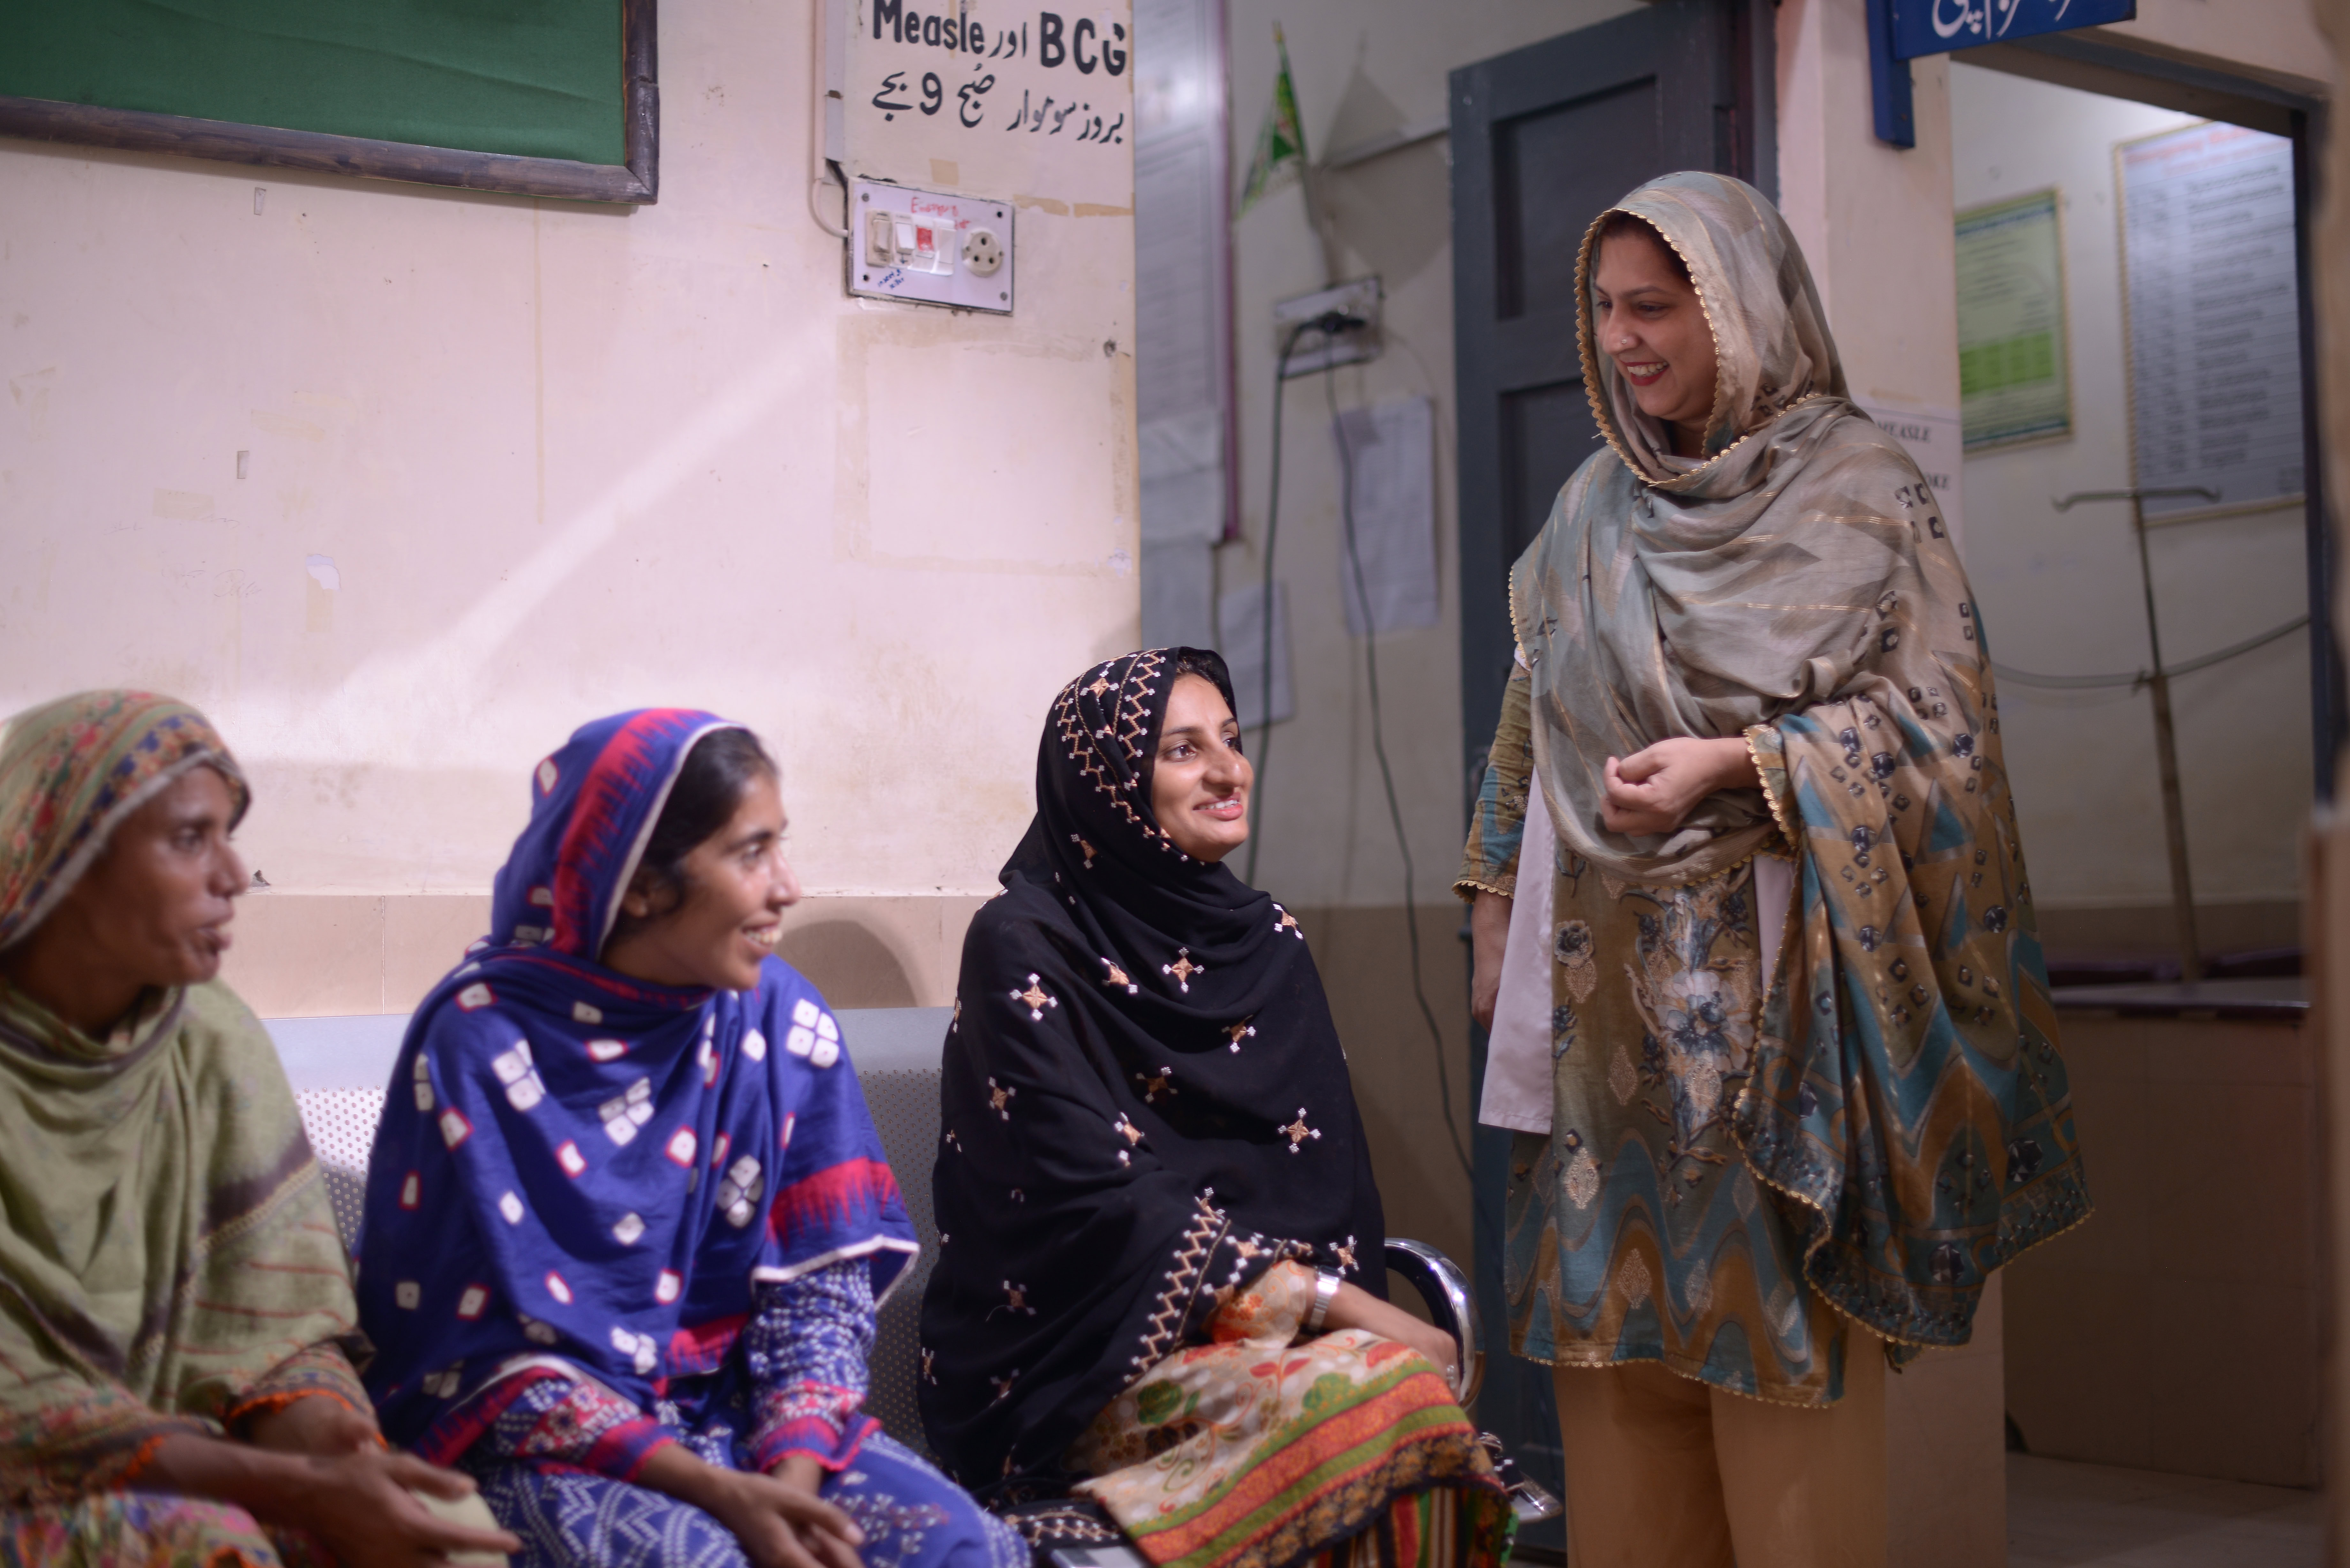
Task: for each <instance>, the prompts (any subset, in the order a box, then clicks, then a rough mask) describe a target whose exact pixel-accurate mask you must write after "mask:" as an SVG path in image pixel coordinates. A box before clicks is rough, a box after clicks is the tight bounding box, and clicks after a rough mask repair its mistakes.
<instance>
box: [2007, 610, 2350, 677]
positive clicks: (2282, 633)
mask: <svg viewBox="0 0 2350 1568" xmlns="http://www.w3.org/2000/svg"><path fill="white" fill-rule="evenodd" d="M2308 624H2309V618H2308V617H2307V616H2305V615H2300V616H2295V617H2293V619H2291V620H2289V621H2287V622H2285V623H2284V624H2283V625H2282V626H2273V627H2271V628H2269V629H2268V630H2266V631H2264V632H2262V633H2261V634H2260V635H2259V636H2258V637H2248V638H2246V639H2244V640H2243V641H2241V642H2233V643H2230V644H2229V645H2228V646H2227V647H2225V648H2222V649H2219V650H2217V651H2216V652H2212V653H2207V654H2204V655H2203V656H2202V657H2200V658H2199V659H2189V660H2188V661H2187V662H2186V663H2184V664H2173V665H2171V666H2169V667H2168V668H2167V669H2165V670H2163V674H2164V675H2166V676H2168V677H2169V678H2170V679H2171V680H2177V679H2178V677H2180V676H2182V675H2192V674H2194V673H2195V672H2196V671H2197V670H2209V669H2210V668H2211V667H2212V666H2213V665H2215V664H2225V663H2226V662H2227V661H2228V660H2229V659H2235V658H2239V657H2241V655H2244V654H2247V653H2250V652H2251V651H2252V649H2256V648H2266V647H2267V646H2268V645H2269V644H2270V643H2272V642H2274V641H2276V640H2277V639H2279V638H2282V637H2291V636H2292V635H2293V633H2294V632H2296V631H2299V630H2300V629H2301V628H2303V627H2305V626H2307V625H2308ZM1991 669H1992V670H1994V671H1996V672H1997V673H1998V675H1999V678H2000V679H2001V680H2012V681H2014V682H2015V683H2016V684H2017V685H2018V686H2035V687H2038V688H2040V689H2041V690H2042V691H2109V690H2113V689H2115V688H2117V687H2123V686H2127V687H2130V688H2131V689H2133V690H2135V689H2136V688H2137V687H2140V686H2143V685H2145V684H2146V683H2147V682H2148V681H2150V680H2153V679H2154V672H2153V671H2152V670H2137V671H2135V672H2133V673H2131V674H2128V675H2039V674H2035V673H2033V671H2031V670H2011V669H2009V668H2008V667H2007V666H2006V665H2004V664H2002V663H2000V662H1999V661H1998V660H1996V659H1993V660H1992V661H1991Z"/></svg>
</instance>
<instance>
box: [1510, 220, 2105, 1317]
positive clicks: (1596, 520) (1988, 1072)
mask: <svg viewBox="0 0 2350 1568" xmlns="http://www.w3.org/2000/svg"><path fill="white" fill-rule="evenodd" d="M1619 208H1620V210H1622V211H1625V212H1628V213H1633V214H1635V215H1636V216H1638V217H1639V218H1642V219H1644V220H1645V221H1647V222H1648V223H1650V224H1651V225H1653V226H1654V227H1655V228H1656V229H1657V230H1658V232H1659V234H1662V235H1663V236H1664V238H1665V239H1666V241H1667V243H1669V244H1670V245H1672V247H1673V248H1674V250H1675V251H1676V252H1678V253H1679V255H1680V257H1681V259H1682V261H1683V262H1684V263H1685V264H1686V265H1687V266H1688V267H1689V270H1690V280H1691V282H1692V283H1693V284H1694V285H1695V286H1696V288H1697V291H1698V294H1699V296H1700V300H1701V302H1702V303H1703V305H1704V306H1705V309H1706V312H1707V317H1708V319H1709V321H1710V322H1711V326H1712V328H1713V334H1714V340H1715V347H1716V351H1717V358H1718V361H1719V365H1720V371H1719V376H1718V379H1717V382H1716V386H1717V393H1716V398H1715V403H1714V408H1713V411H1712V414H1711V418H1710V420H1709V421H1708V424H1709V429H1710V430H1711V431H1712V432H1713V433H1712V435H1711V438H1710V439H1709V441H1708V442H1707V451H1708V452H1709V454H1710V455H1708V456H1707V458H1706V459H1705V460H1704V461H1703V462H1700V463H1699V464H1698V465H1697V466H1696V467H1695V468H1694V469H1693V470H1689V469H1684V468H1681V467H1677V466H1675V465H1674V464H1672V463H1671V462H1668V461H1667V460H1666V454H1667V453H1668V452H1669V445H1668V444H1667V440H1666V432H1665V431H1664V430H1663V428H1662V426H1661V425H1659V423H1658V421H1655V420H1653V419H1650V418H1649V417H1648V416H1647V415H1645V414H1643V413H1641V412H1640V411H1639V410H1638V405H1637V403H1636V402H1635V401H1634V399H1633V397H1632V394H1631V390H1630V389H1629V387H1628V386H1627V385H1626V384H1625V382H1624V380H1623V379H1622V376H1621V374H1620V372H1619V371H1618V370H1617V368H1616V366H1615V364H1614V362H1613V361H1612V360H1610V359H1608V358H1607V357H1606V356H1604V355H1602V354H1599V353H1597V352H1596V350H1595V348H1594V346H1593V327H1592V320H1591V296H1590V288H1589V276H1590V269H1591V265H1592V262H1593V250H1594V246H1595V243H1596V234H1597V232H1598V225H1597V224H1594V225H1593V229H1592V232H1591V234H1589V235H1586V239H1585V242H1584V249H1583V256H1582V262H1581V268H1580V272H1579V281H1580V287H1579V290H1578V292H1579V295H1580V299H1581V305H1580V310H1581V339H1582V350H1583V364H1584V371H1585V378H1586V379H1585V385H1586V389H1588V391H1589V394H1590V398H1591V403H1592V409H1593V411H1594V413H1595V415H1596V417H1597V419H1598V421H1599V426H1600V429H1601V431H1603V432H1604V433H1605V434H1606V436H1607V442H1608V450H1607V451H1605V452H1600V453H1598V454H1596V456H1594V457H1593V458H1592V459H1591V460H1589V461H1588V462H1586V463H1585V464H1584V466H1583V467H1582V468H1581V469H1580V470H1579V471H1577V472H1576V473H1575V477H1574V478H1573V479H1572V480H1570V481H1569V482H1568V484H1567V486H1566V488H1565V491H1564V492H1562V493H1561V494H1560V497H1559V501H1558V504H1557V507H1556V509H1555V512H1554V513H1553V514H1552V518H1551V522H1550V524H1549V525H1548V526H1547V527H1545V528H1544V531H1543V533H1542V535H1541V536H1540V537H1539V538H1538V539H1537V540H1536V541H1535V543H1534V545H1533V547H1532V548H1530V549H1529V550H1527V552H1526V554H1525V555H1524V556H1523V557H1521V558H1520V559H1519V561H1518V563H1517V565H1516V566H1515V567H1514V568H1513V571H1512V574H1511V585H1510V586H1511V607H1512V614H1513V619H1514V621H1515V624H1516V632H1517V637H1518V641H1519V646H1520V648H1521V649H1523V652H1524V654H1525V658H1526V661H1527V663H1528V666H1529V667H1530V670H1531V671H1532V685H1533V691H1532V697H1533V704H1532V708H1533V713H1532V717H1533V730H1534V763H1535V774H1536V777H1537V779H1538V780H1539V782H1540V784H1541V787H1542V789H1543V791H1544V804H1545V805H1546V806H1547V807H1548V809H1549V812H1550V815H1551V819H1552V821H1553V823H1554V824H1555V826H1556V828H1557V831H1558V834H1559V837H1560V840H1561V848H1562V852H1563V853H1571V854H1574V855H1578V856H1580V857H1583V858H1584V859H1585V860H1586V861H1588V862H1589V863H1591V864H1592V865H1594V866H1595V867H1597V868H1598V869H1599V870H1600V871H1601V872H1602V873H1604V874H1606V875H1607V876H1610V877H1617V878H1618V879H1621V880H1625V881H1634V882H1646V883H1651V884H1677V883H1685V882H1692V881H1697V880H1700V879H1701V878H1704V877H1712V876H1716V875H1719V874H1721V873H1722V872H1724V871H1728V870H1731V869H1733V868H1735V867H1738V866H1739V865H1741V864H1742V863H1743V862H1745V861H1746V860H1748V859H1750V858H1751V857H1752V856H1754V855H1755V854H1756V853H1758V852H1760V851H1763V850H1766V849H1773V850H1784V849H1788V848H1792V849H1793V850H1794V852H1795V853H1796V855H1797V856H1798V857H1799V859H1800V861H1801V864H1802V876H1801V879H1800V888H1799V892H1798V895H1797V900H1796V907H1795V909H1794V910H1792V911H1791V915H1790V922H1789V932H1788V940H1786V942H1785V943H1784V945H1783V951H1782V956H1781V959H1780V961H1779V972H1778V973H1777V974H1776V975H1775V976H1773V977H1772V981H1771V987H1770V992H1769V996H1768V1000H1767V1001H1766V1002H1765V1003H1764V1007H1763V1020H1762V1028H1761V1032H1760V1039H1759V1042H1758V1045H1757V1049H1756V1054H1755V1060H1754V1065H1753V1070H1752V1075H1750V1077H1749V1078H1748V1080H1747V1082H1746V1084H1745V1085H1744V1086H1743V1088H1742V1090H1741V1092H1740V1098H1739V1102H1738V1106H1737V1109H1736V1112H1735V1115H1734V1116H1733V1120H1732V1127H1733V1130H1734V1132H1735V1134H1736V1136H1737V1137H1738V1140H1739V1142H1740V1144H1741V1145H1742V1148H1743V1150H1744V1153H1745V1158H1746V1161H1747V1164H1748V1165H1749V1167H1750V1168H1752V1171H1753V1173H1754V1174H1755V1175H1756V1176H1757V1177H1758V1178H1760V1179H1762V1180H1763V1181H1765V1182H1766V1183H1768V1184H1769V1185H1770V1186H1771V1187H1773V1188H1774V1189H1777V1190H1779V1191H1780V1192H1781V1193H1783V1194H1785V1195H1786V1196H1787V1197H1789V1198H1791V1199H1794V1200H1795V1201H1794V1203H1793V1204H1791V1205H1790V1206H1789V1208H1790V1217H1791V1219H1792V1220H1793V1221H1794V1225H1795V1227H1796V1231H1797V1234H1798V1235H1799V1237H1801V1239H1802V1243H1803V1248H1804V1273H1805V1277H1806V1278H1807V1279H1808V1280H1809V1282H1811V1284H1812V1285H1813V1286H1814V1288H1815V1289H1817V1290H1819V1291H1820V1292H1821V1293H1823V1294H1824V1295H1825V1297H1826V1298H1827V1299H1828V1300H1829V1301H1830V1302H1832V1303H1835V1305H1836V1306H1837V1307H1838V1308H1840V1309H1841V1310H1843V1311H1844V1312H1846V1314H1849V1315H1850V1316H1852V1317H1853V1318H1854V1319H1856V1321H1858V1322H1859V1323H1861V1324H1865V1325H1866V1326H1867V1327H1868V1328H1870V1329H1872V1330H1874V1331H1876V1332H1877V1333H1878V1334H1882V1335H1883V1336H1885V1337H1886V1338H1887V1339H1888V1340H1890V1341H1893V1342H1895V1343H1896V1344H1897V1345H1905V1346H1906V1345H1962V1344H1964V1343H1966V1341H1967V1339H1968V1338H1969V1336H1970V1334H1971V1332H1972V1323H1973V1317H1974V1311H1975V1307H1976V1305H1977V1303H1978V1302H1979V1301H1980V1299H1981V1291H1982V1286H1983V1282H1984V1281H1985V1280H1986V1278H1987V1277H1988V1276H1989V1275H1990V1273H1991V1271H1992V1270H1994V1269H1996V1268H1998V1267H2000V1266H2001V1265H2002V1264H2003V1263H2005V1262H2008V1261H2009V1260H2010V1259H2012V1257H2014V1256H2015V1255H2016V1254H2017V1253H2018V1252H2020V1251H2022V1250H2023V1249H2024V1248H2026V1247H2028V1246H2030V1245H2032V1244H2033V1242H2035V1241H2042V1240H2043V1239H2045V1238H2046V1237H2049V1236H2051V1235H2054V1234H2055V1233H2056V1232H2058V1231H2062V1230H2064V1229H2066V1228H2067V1227H2069V1226H2071V1225H2073V1224H2074V1223H2077V1222H2078V1221H2079V1220H2083V1219H2085V1218H2086V1217H2087V1215H2088V1212H2089V1200H2088V1194H2087V1189H2086V1187H2085V1183H2084V1181H2083V1179H2082V1174H2081V1166H2080V1157H2079V1150H2078V1147H2077V1146H2076V1143H2075V1140H2074V1132H2073V1117H2072V1110H2071V1105H2070V1100H2069V1096H2068V1092H2067V1089H2066V1084H2065V1075H2064V1062H2063V1060H2062V1058H2061V1057H2060V1056H2059V1055H2058V1054H2057V1051H2056V1027H2055V1017H2054V1010H2053V1008H2052V1007H2051V1006H2050V1003H2049V1001H2048V995H2047V975H2046V967H2045V964H2044V962H2043V959H2042V956H2041V952H2040V944H2039V940H2038V936H2037V933H2036V928H2035V924H2034V919H2033V910H2032V902H2031V891H2030V884H2029V881H2028V879H2027V878H2026V877H2025V875H2024V869H2023V856H2022V845H2021V843H2020V841H2019V839H2018V837H2017V834H2016V827H2015V807H2014V802H2013V800H2012V798H2011V796H2010V794H2009V793H2008V786H2007V774H2006V770H2005V768H2004V767H2003V765H2002V762H2001V749H2000V738H1999V711H1998V710H1999V703H1998V698H1997V696H1996V694H1995V693H1994V692H1993V691H1992V686H1991V665H1990V657H1989V654H1988V653H1987V652H1986V651H1985V648H1984V644H1983V640H1982V637H1981V621H1980V618H1979V617H1977V615H1976V614H1975V608H1974V605H1973V602H1972V598H1971V596H1970V591H1969V589H1968V586H1967V580H1966V574H1965V571H1964V569H1963V568H1962V567H1961V566H1960V562H1959V558H1958V554H1957V552H1956V550H1955V549H1954V548H1953V547H1952V545H1951V543H1950V538H1949V536H1948V535H1947V533H1946V532H1945V530H1944V529H1943V527H1942V524H1941V518H1940V515H1939V508H1938V507H1937V504H1936V503H1935V501H1934V497H1933V494H1932V492H1931V491H1930V489H1929V487H1928V485H1927V483H1926V482H1925V480H1924V478H1923V477H1922V476H1921V475H1920V474H1919V473H1918V468H1917V465H1916V464H1915V463H1914V462H1911V461H1910V459H1909V457H1908V453H1907V452H1904V451H1903V450H1902V448H1901V446H1900V445H1899V444H1898V442H1897V441H1895V440H1894V439H1893V438H1892V437H1891V436H1889V435H1887V434H1886V433H1885V432H1884V431H1881V430H1879V429H1878V428H1877V426H1876V425H1875V424H1874V423H1872V422H1871V421H1869V419H1868V418H1867V416H1866V415H1865V414H1863V413H1862V412H1861V411H1860V410H1858V409H1856V408H1855V407H1854V406H1853V405H1852V404H1851V403H1850V402H1849V401H1847V400H1846V396H1845V382H1844V375H1843V371H1842V369H1841V368H1840V367H1839V365H1838V362H1837V358H1836V351H1835V342H1834V340H1833V339H1832V338H1831V337H1829V335H1828V331H1827V327H1826V321H1825V314H1824V312H1823V311H1822V310H1821V308H1820V304H1819V298H1818V296H1817V294H1816V292H1815V291H1814V288H1813V286H1812V281H1811V275H1810V272H1809V270H1808V268H1806V266H1805V265H1804V258H1803V254H1802V252H1801V251H1800V250H1799V249H1798V248H1797V247H1796V244H1795V242H1794V236H1793V235H1792V234H1790V233H1789V232H1788V230H1787V227H1786V224H1785V223H1784V222H1783V220H1782V219H1781V218H1780V216H1779V214H1778V213H1777V211H1776V210H1775V209H1773V207H1772V206H1771V204H1770V203H1769V202H1766V201H1764V200H1763V197H1762V196H1761V194H1760V193H1758V192H1755V191H1754V190H1752V188H1751V187H1749V186H1747V185H1744V184H1742V183H1741V182H1738V181H1736V180H1731V179H1729V178H1727V177H1724V176H1720V175H1712V174H1693V173H1691V174H1675V175H1670V176H1668V177H1666V178H1665V179H1662V180H1659V181H1657V182H1653V183H1651V184H1648V185H1646V186H1643V187H1642V188H1641V189H1640V190H1638V191H1636V192H1633V193H1632V194H1631V195H1630V196H1628V197H1627V198H1626V199H1625V200H1624V201H1623V202H1621V203H1619ZM1739 734H1743V735H1744V736H1745V737H1746V738H1747V741H1748V743H1749V745H1750V747H1751V748H1752V752H1753V754H1754V758H1755V762H1756V764H1757V768H1758V771H1759V772H1760V774H1761V776H1762V780H1763V788H1762V789H1761V790H1732V791H1725V792H1722V793H1721V794H1715V795H1713V796H1711V797H1710V798H1709V799H1708V800H1707V801H1705V802H1703V803H1701V804H1700V806H1699V808H1698V809H1697V810H1696V811H1695V812H1693V813H1692V814H1691V815H1690V818H1689V819H1688V820H1687V821H1686V822H1685V823H1684V824H1683V825H1682V826H1681V827H1680V828H1679V830H1677V831H1676V832H1675V833H1673V834H1670V835H1666V836H1656V837H1648V838H1629V837H1626V836H1622V835H1619V834H1615V833H1611V832H1609V831H1608V830H1607V828H1606V827H1604V826H1602V825H1601V822H1600V818H1599V802H1600V800H1601V799H1602V797H1603V796H1604V794H1605V779H1604V765H1605V763H1606V759H1607V757H1609V756H1611V755H1612V756H1624V755H1627V754H1629V753H1632V752H1635V751H1638V750H1639V749H1640V748H1641V747H1643V746H1646V745H1648V744H1649V743H1651V742H1656V741H1659V740H1663V739H1666V738H1668V737H1671V736H1677V735H1686V736H1700V737H1727V736H1731V735H1739Z"/></svg>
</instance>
